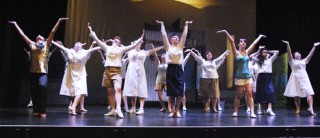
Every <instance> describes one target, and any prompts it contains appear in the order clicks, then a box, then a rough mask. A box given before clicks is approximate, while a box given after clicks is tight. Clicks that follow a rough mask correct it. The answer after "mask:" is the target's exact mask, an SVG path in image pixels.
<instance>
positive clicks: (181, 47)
mask: <svg viewBox="0 0 320 138" xmlns="http://www.w3.org/2000/svg"><path fill="white" fill-rule="evenodd" d="M189 24H192V21H186V24H185V26H184V29H183V32H182V35H181V39H180V42H179V45H178V48H180V49H183V47H184V45H185V43H186V39H187V34H188V26H189Z"/></svg>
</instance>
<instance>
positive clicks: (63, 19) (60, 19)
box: [59, 18, 69, 21]
mask: <svg viewBox="0 0 320 138" xmlns="http://www.w3.org/2000/svg"><path fill="white" fill-rule="evenodd" d="M65 20H69V18H59V21H65Z"/></svg>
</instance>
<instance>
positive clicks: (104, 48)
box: [88, 23, 107, 50]
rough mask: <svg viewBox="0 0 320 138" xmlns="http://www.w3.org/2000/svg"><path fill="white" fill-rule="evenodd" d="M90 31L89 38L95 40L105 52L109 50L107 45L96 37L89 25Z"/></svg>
mask: <svg viewBox="0 0 320 138" xmlns="http://www.w3.org/2000/svg"><path fill="white" fill-rule="evenodd" d="M88 29H89V31H90V34H89V36H90V37H92V38H93V40H94V41H96V42H97V43H98V45H99V46H100V47H101V48H102V49H103V50H107V44H105V43H104V42H102V41H101V40H100V39H99V38H98V37H97V35H96V33H95V32H94V31H92V28H91V26H90V23H88Z"/></svg>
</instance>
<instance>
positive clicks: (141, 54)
mask: <svg viewBox="0 0 320 138" xmlns="http://www.w3.org/2000/svg"><path fill="white" fill-rule="evenodd" d="M147 56H149V51H144V50H140V51H137V50H135V49H133V50H130V51H129V52H128V59H129V65H128V67H127V73H126V79H125V83H124V88H123V96H129V97H141V98H148V90H147V78H146V71H145V69H144V61H145V60H146V57H147Z"/></svg>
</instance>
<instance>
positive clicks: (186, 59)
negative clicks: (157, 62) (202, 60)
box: [182, 52, 190, 67]
mask: <svg viewBox="0 0 320 138" xmlns="http://www.w3.org/2000/svg"><path fill="white" fill-rule="evenodd" d="M189 58H190V52H189V53H188V54H187V55H186V57H184V59H183V61H182V66H183V67H184V66H185V65H186V64H187V62H188V60H189Z"/></svg>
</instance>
